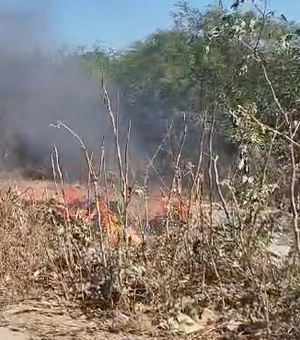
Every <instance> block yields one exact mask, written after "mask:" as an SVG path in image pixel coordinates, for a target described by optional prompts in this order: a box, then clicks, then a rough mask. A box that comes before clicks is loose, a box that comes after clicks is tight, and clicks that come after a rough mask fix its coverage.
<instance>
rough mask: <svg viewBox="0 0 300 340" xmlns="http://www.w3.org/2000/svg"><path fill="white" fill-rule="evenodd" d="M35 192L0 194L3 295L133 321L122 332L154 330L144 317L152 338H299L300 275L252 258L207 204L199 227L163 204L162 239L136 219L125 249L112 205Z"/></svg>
mask: <svg viewBox="0 0 300 340" xmlns="http://www.w3.org/2000/svg"><path fill="white" fill-rule="evenodd" d="M28 192H29V191H27V192H24V190H23V191H22V193H21V195H20V192H17V191H16V190H13V189H9V190H4V189H2V191H1V194H0V221H1V241H0V266H1V276H0V279H1V282H0V283H1V290H2V293H3V294H2V295H3V297H7V298H8V299H9V300H11V299H12V297H13V296H20V295H21V296H27V297H28V296H32V295H34V296H39V297H40V295H41V294H45V293H47V294H49V293H51V294H52V295H54V296H56V297H57V298H59V300H60V301H61V300H62V299H63V300H64V301H68V302H69V303H76V304H77V306H80V307H81V308H82V309H83V310H84V311H85V313H88V314H89V315H91V314H92V315H95V313H96V314H97V313H98V314H99V312H100V311H103V310H119V311H120V310H122V311H123V313H125V315H127V316H126V318H125V319H126V322H125V321H124V322H123V323H121V324H122V325H121V326H120V324H119V326H117V325H116V324H115V326H114V327H115V328H117V327H123V329H126V330H128V331H134V332H142V331H143V332H145V327H144V326H143V325H142V324H141V322H140V321H138V322H134V320H141V315H144V316H146V318H147V320H150V326H147V327H146V328H147V330H146V332H147V333H152V334H153V333H156V332H157V331H158V330H160V331H162V330H164V331H165V330H170V329H171V330H174V331H175V330H177V331H179V332H183V333H189V332H190V333H192V334H194V333H195V332H196V333H195V334H198V333H199V332H200V334H202V335H206V337H209V338H219V339H225V338H226V337H227V338H233V337H236V336H238V334H244V336H247V339H248V338H257V339H263V338H266V337H271V336H272V337H273V338H274V339H275V338H276V339H279V338H282V339H293V338H294V339H297V338H298V337H299V326H298V325H299V321H300V320H299V313H298V311H299V308H300V303H299V301H298V299H299V298H298V295H297V294H298V293H297V291H298V288H297V285H298V283H299V279H298V278H299V275H298V273H297V271H295V269H293V270H291V269H290V267H288V266H281V267H278V266H275V265H274V263H273V262H272V261H271V259H270V258H269V257H268V256H267V255H266V252H265V251H264V250H263V249H261V248H256V249H255V250H252V253H251V256H250V255H249V253H247V252H243V251H242V250H241V245H240V244H239V240H238V239H237V236H236V235H235V234H232V230H230V228H228V227H227V226H226V225H225V224H224V223H223V224H219V225H218V224H213V225H212V224H211V223H210V219H211V217H212V216H210V214H209V212H208V211H202V213H201V214H199V211H198V210H199V209H201V207H200V206H199V207H198V209H195V210H196V212H197V216H198V217H197V218H195V219H194V222H193V223H191V219H189V218H188V215H189V214H188V212H189V211H191V209H190V208H189V201H188V200H185V199H183V198H182V197H180V196H176V197H173V199H172V200H171V201H169V200H168V199H167V198H166V197H165V198H161V199H160V200H159V206H160V207H161V208H160V211H158V210H156V214H155V215H152V216H151V218H150V222H152V223H150V224H151V225H152V228H153V227H157V228H158V227H159V228H160V230H161V232H160V233H158V234H155V233H152V232H151V230H150V231H148V234H146V233H145V232H143V230H142V229H141V228H138V226H136V225H134V221H135V220H134V218H132V219H129V221H130V222H132V224H130V223H129V225H130V226H131V227H132V234H131V237H132V238H131V240H133V239H134V237H133V236H135V237H136V238H135V239H134V240H135V241H134V242H131V243H130V242H129V243H128V244H126V242H125V243H124V242H122V237H121V236H120V235H121V230H122V217H121V216H120V215H119V214H118V213H117V212H115V211H113V209H111V208H110V207H109V202H107V201H105V200H104V199H103V198H99V200H98V201H97V202H96V203H97V204H98V207H96V205H95V204H96V203H95V202H89V201H87V196H86V195H85V192H82V191H81V190H80V189H79V188H75V187H66V188H65V190H64V192H63V196H61V195H55V194H54V192H53V191H52V193H51V194H50V195H48V196H47V197H46V196H43V195H40V197H39V199H36V197H35V198H33V196H32V195H31V196H30V195H29V196H28V195H27V194H28ZM26 193H27V194H26ZM26 195H27V196H26ZM42 197H44V198H43V199H42ZM99 212H100V216H101V225H102V234H101V232H100V230H99V228H98V224H97V223H96V224H95V220H96V222H97V221H98V216H97V214H99ZM215 213H216V212H215V211H214V212H213V214H215ZM133 215H134V214H133ZM140 223H143V222H140ZM264 223H265V222H264ZM262 227H263V224H262ZM166 228H167V229H168V232H166ZM132 315H139V317H137V316H133V317H132ZM125 319H124V320H125ZM138 324H139V325H138ZM143 324H144V325H145V323H144V321H143ZM287 332H289V333H287Z"/></svg>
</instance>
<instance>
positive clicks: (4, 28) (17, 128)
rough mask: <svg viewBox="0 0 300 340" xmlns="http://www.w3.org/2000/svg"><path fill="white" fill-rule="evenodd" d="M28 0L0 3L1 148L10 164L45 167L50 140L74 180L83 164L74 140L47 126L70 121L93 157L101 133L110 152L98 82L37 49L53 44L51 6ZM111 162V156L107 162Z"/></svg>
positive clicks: (62, 59) (111, 146)
mask: <svg viewBox="0 0 300 340" xmlns="http://www.w3.org/2000/svg"><path fill="white" fill-rule="evenodd" d="M23 3H24V2H23ZM28 3H30V4H31V5H32V8H30V7H28V6H24V5H23V6H21V5H20V4H19V5H17V6H14V7H10V8H8V7H7V6H4V5H0V150H1V152H2V156H3V155H6V157H4V164H5V165H6V166H7V167H9V168H15V167H25V166H29V167H39V168H44V167H47V168H48V169H49V167H50V153H51V151H52V150H53V143H54V142H55V143H56V145H57V148H58V151H59V155H60V159H61V163H62V167H63V169H64V170H65V172H67V173H68V176H69V177H70V178H72V179H78V177H79V175H80V172H81V170H82V167H83V163H84V156H83V153H82V150H80V147H79V144H78V142H77V141H76V140H75V138H74V137H73V136H72V135H70V134H69V133H68V132H67V131H61V130H57V129H55V128H53V127H50V125H51V124H53V123H55V122H57V121H63V122H64V123H65V124H67V125H68V126H70V127H71V128H72V129H73V130H74V131H75V132H76V133H77V134H78V135H79V136H80V137H81V138H82V140H83V141H84V143H85V145H86V146H87V147H88V148H89V149H90V150H92V151H93V152H94V153H95V159H96V156H99V152H100V150H101V140H102V138H103V137H105V146H106V151H107V152H109V153H110V154H112V153H113V149H114V142H113V138H112V133H111V124H110V121H109V116H108V113H107V110H106V108H105V106H104V104H103V102H102V100H101V98H100V86H99V85H97V84H95V83H93V82H92V81H91V80H90V79H88V78H87V77H85V76H84V75H82V74H81V73H80V72H79V68H78V61H77V60H76V58H75V57H74V56H73V57H60V58H58V57H56V58H49V56H48V57H45V56H43V54H41V53H40V52H37V51H43V50H45V48H47V47H48V46H49V43H50V44H53V43H55V34H54V31H55V22H53V11H54V10H55V8H54V7H53V5H51V3H50V2H48V1H30V2H28ZM122 125H123V126H125V125H126V124H125V121H124V122H123V124H122ZM2 163H3V162H2ZM115 164H116V163H115V160H114V159H112V158H111V162H110V163H109V166H110V167H111V168H113V167H114V166H115Z"/></svg>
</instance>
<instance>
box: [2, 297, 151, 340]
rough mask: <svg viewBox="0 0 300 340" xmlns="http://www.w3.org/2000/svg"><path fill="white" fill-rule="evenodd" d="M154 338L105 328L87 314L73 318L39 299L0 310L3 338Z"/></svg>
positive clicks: (13, 339)
mask: <svg viewBox="0 0 300 340" xmlns="http://www.w3.org/2000/svg"><path fill="white" fill-rule="evenodd" d="M50 339H51V340H71V339H76V340H148V339H149V340H150V339H151V340H153V339H154V338H152V337H151V338H149V337H147V336H138V335H133V334H124V333H122V332H118V331H117V328H116V331H115V332H113V330H112V331H111V332H108V331H105V330H104V328H102V326H101V323H99V324H97V323H96V322H95V321H89V320H87V319H86V317H84V316H79V317H75V318H72V317H70V316H69V315H68V314H67V313H66V312H64V311H63V310H62V309H61V308H59V307H53V306H51V305H50V304H48V305H47V304H45V303H43V304H40V303H37V302H30V303H22V304H18V305H13V306H7V307H5V308H4V309H3V310H2V311H1V312H0V340H50Z"/></svg>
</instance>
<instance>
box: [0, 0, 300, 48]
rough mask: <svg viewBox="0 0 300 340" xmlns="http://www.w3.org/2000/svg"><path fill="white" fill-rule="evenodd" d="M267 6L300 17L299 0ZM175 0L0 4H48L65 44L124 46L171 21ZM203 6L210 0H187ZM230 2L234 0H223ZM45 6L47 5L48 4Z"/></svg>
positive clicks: (0, 1) (8, 1)
mask: <svg viewBox="0 0 300 340" xmlns="http://www.w3.org/2000/svg"><path fill="white" fill-rule="evenodd" d="M268 1H269V5H268V7H269V8H270V9H272V10H275V11H276V12H278V13H280V14H281V13H283V14H285V15H286V16H287V17H288V19H291V20H296V21H297V20H299V21H300V1H299V0H285V1H283V0H268ZM176 2H177V1H176V0H39V1H37V0H0V6H1V7H3V6H4V7H5V6H14V5H16V4H17V5H18V6H25V7H26V6H30V5H33V4H34V6H36V4H38V6H43V5H44V4H46V3H47V6H48V7H49V4H51V5H50V6H51V10H52V11H51V17H52V19H53V22H52V23H53V24H54V26H53V27H54V28H55V32H56V34H57V38H58V41H59V42H60V43H66V44H67V45H89V46H90V45H94V44H95V43H97V44H101V45H104V46H111V47H123V46H126V45H128V44H130V43H131V42H133V41H135V40H137V39H140V38H143V37H145V36H147V35H148V34H150V33H152V32H153V31H154V30H155V29H157V28H166V27H168V26H170V24H171V23H172V19H171V17H170V11H171V10H172V9H173V8H174V7H173V6H174V4H175V3H176ZM189 2H190V3H191V4H192V5H195V6H197V7H199V8H200V9H202V10H204V9H205V7H206V6H207V5H208V4H210V3H212V2H213V1H203V0H202V1H199V0H198V1H197V0H190V1H189ZM223 2H224V3H225V4H226V5H229V4H231V3H232V2H233V0H225V1H223ZM47 6H46V8H47Z"/></svg>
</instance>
